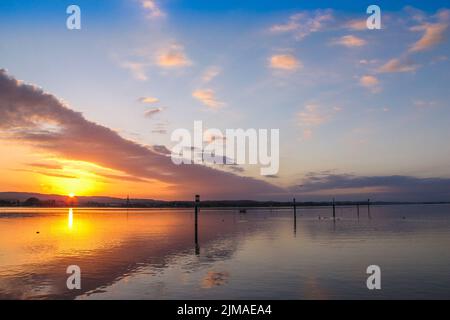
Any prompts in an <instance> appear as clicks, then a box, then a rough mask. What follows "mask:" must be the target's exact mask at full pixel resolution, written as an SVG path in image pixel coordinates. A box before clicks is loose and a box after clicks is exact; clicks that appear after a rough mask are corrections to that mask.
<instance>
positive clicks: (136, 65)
mask: <svg viewBox="0 0 450 320" xmlns="http://www.w3.org/2000/svg"><path fill="white" fill-rule="evenodd" d="M121 67H122V68H124V69H127V70H128V71H130V72H131V74H132V76H133V77H134V78H135V79H136V80H140V81H146V80H148V77H147V72H146V69H147V68H148V67H149V64H148V63H141V62H132V61H125V62H123V63H122V64H121Z"/></svg>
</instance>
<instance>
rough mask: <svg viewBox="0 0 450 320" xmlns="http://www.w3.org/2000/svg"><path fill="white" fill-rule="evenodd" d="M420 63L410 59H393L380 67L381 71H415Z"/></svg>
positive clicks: (379, 70)
mask: <svg viewBox="0 0 450 320" xmlns="http://www.w3.org/2000/svg"><path fill="white" fill-rule="evenodd" d="M419 67H420V65H418V64H415V63H413V62H412V61H410V60H400V59H391V60H389V61H388V62H386V63H385V64H384V65H382V66H381V67H380V68H378V72H379V73H394V72H414V71H416V70H417V69H418V68H419Z"/></svg>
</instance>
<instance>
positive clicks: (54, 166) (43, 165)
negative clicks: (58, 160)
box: [27, 163, 63, 170]
mask: <svg viewBox="0 0 450 320" xmlns="http://www.w3.org/2000/svg"><path fill="white" fill-rule="evenodd" d="M27 165H28V166H30V167H35V168H42V169H52V170H61V169H62V168H63V167H62V166H61V165H60V164H52V163H27Z"/></svg>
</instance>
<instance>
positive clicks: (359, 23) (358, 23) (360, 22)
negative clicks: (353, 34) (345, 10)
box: [345, 19, 367, 31]
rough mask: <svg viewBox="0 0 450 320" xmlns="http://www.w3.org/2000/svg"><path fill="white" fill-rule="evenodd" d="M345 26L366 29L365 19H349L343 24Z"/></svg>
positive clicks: (359, 29) (357, 29) (355, 29)
mask: <svg viewBox="0 0 450 320" xmlns="http://www.w3.org/2000/svg"><path fill="white" fill-rule="evenodd" d="M345 27H346V28H347V29H350V30H354V31H363V30H367V21H366V20H365V19H355V20H350V21H348V22H347V23H346V24H345Z"/></svg>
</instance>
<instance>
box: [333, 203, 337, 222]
mask: <svg viewBox="0 0 450 320" xmlns="http://www.w3.org/2000/svg"><path fill="white" fill-rule="evenodd" d="M334 219H336V203H335V201H334V198H333V220H334Z"/></svg>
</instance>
